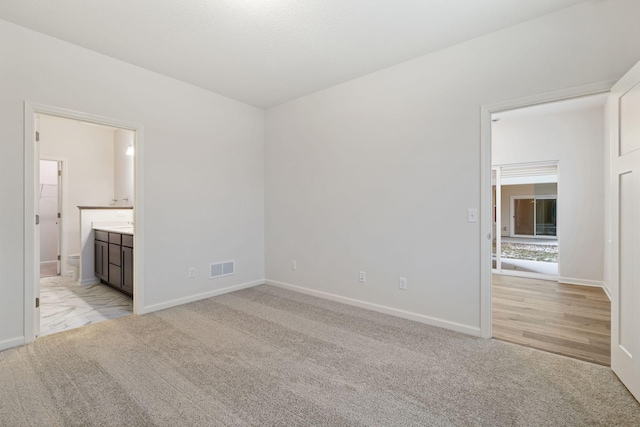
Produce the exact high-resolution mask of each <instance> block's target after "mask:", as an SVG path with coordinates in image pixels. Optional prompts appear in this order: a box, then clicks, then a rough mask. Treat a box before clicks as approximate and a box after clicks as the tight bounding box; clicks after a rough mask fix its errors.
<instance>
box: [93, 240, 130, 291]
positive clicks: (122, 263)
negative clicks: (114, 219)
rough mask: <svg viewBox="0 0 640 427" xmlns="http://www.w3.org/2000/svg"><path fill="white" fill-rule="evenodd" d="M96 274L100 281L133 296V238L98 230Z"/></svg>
mask: <svg viewBox="0 0 640 427" xmlns="http://www.w3.org/2000/svg"><path fill="white" fill-rule="evenodd" d="M95 274H96V277H97V278H99V279H100V281H101V282H102V283H104V284H106V285H109V286H111V287H112V288H115V289H117V290H119V291H120V292H122V293H125V294H127V295H129V296H132V295H133V236H132V235H130V234H120V233H113V232H106V231H100V230H96V232H95Z"/></svg>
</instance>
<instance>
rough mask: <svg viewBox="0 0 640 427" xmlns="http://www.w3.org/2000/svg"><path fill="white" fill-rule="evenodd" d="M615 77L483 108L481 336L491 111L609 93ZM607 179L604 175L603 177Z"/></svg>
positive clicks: (486, 300) (486, 290)
mask: <svg viewBox="0 0 640 427" xmlns="http://www.w3.org/2000/svg"><path fill="white" fill-rule="evenodd" d="M615 83H616V80H607V81H604V82H598V83H593V84H588V85H584V86H577V87H573V88H568V89H563V90H559V91H555V92H548V93H542V94H538V95H533V96H528V97H524V98H519V99H514V100H509V101H504V102H499V103H495V104H488V105H483V106H481V107H480V336H481V337H483V338H491V336H492V331H491V264H492V263H491V234H492V233H491V232H492V226H493V212H492V210H493V205H492V200H491V199H492V197H491V195H492V189H491V167H492V164H491V114H493V113H497V112H500V111H504V110H511V109H514V108H521V107H528V106H532V105H537V104H544V103H547V102H553V101H561V100H564V99H571V98H578V97H581V96H587V95H595V94H598V93H607V92H609V91H610V90H611V88H612V87H613V85H614V84H615ZM603 179H604V177H603Z"/></svg>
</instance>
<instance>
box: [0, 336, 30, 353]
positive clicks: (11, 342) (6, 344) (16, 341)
mask: <svg viewBox="0 0 640 427" xmlns="http://www.w3.org/2000/svg"><path fill="white" fill-rule="evenodd" d="M23 344H24V336H22V337H16V338H10V339H8V340H4V341H0V351H2V350H8V349H10V348H13V347H18V346H20V345H23Z"/></svg>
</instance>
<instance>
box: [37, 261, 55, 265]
mask: <svg viewBox="0 0 640 427" xmlns="http://www.w3.org/2000/svg"><path fill="white" fill-rule="evenodd" d="M56 262H58V261H40V265H43V264H53V263H56Z"/></svg>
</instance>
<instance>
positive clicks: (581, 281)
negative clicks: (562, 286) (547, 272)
mask: <svg viewBox="0 0 640 427" xmlns="http://www.w3.org/2000/svg"><path fill="white" fill-rule="evenodd" d="M558 282H560V283H566V284H568V285H581V286H593V287H596V288H603V289H604V282H603V281H600V280H587V279H575V278H573V277H558ZM605 292H606V291H605Z"/></svg>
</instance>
